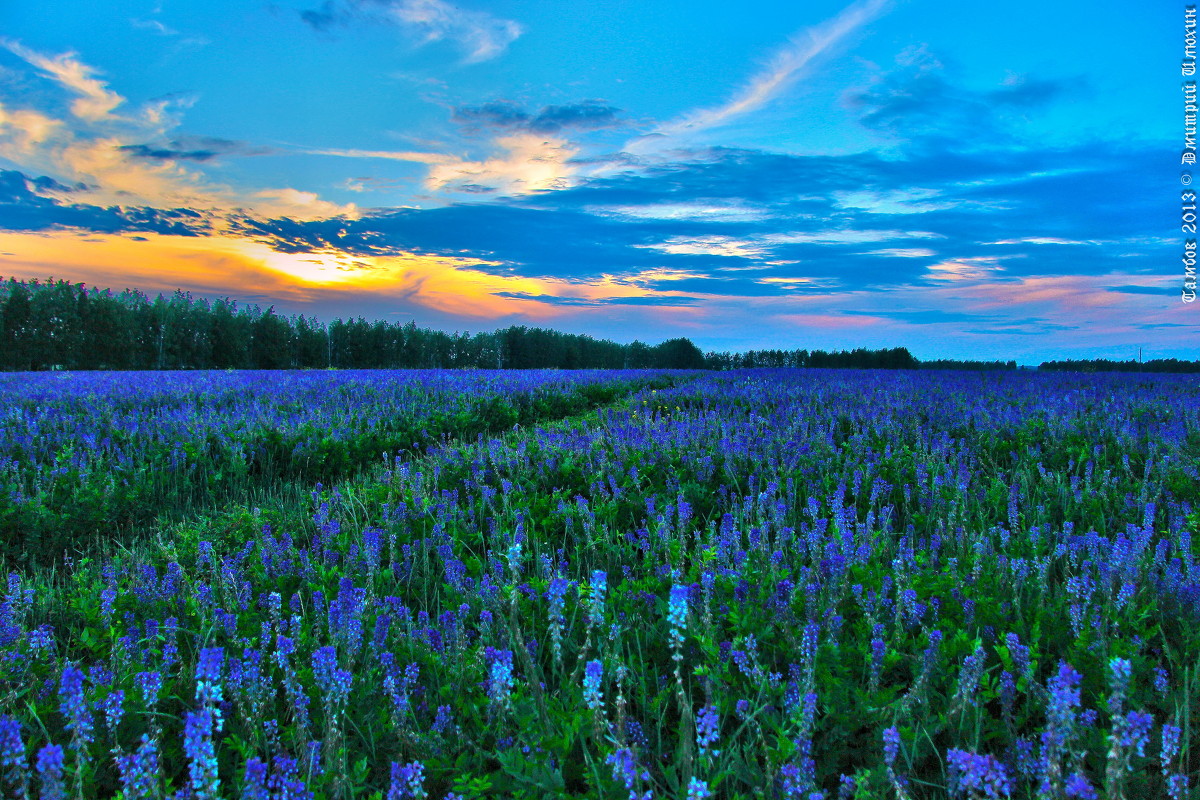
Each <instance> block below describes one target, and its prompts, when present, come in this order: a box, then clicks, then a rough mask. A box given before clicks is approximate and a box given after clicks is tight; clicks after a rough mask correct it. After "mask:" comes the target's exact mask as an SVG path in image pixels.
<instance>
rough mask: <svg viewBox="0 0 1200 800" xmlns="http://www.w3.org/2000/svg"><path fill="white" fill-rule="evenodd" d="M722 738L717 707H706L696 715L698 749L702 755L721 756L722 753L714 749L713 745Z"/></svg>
mask: <svg viewBox="0 0 1200 800" xmlns="http://www.w3.org/2000/svg"><path fill="white" fill-rule="evenodd" d="M720 738H721V717H720V715H719V714H718V713H717V707H716V706H712V705H708V706H704V707H703V708H701V709H700V713H699V714H697V715H696V747H697V748H699V750H700V755H701V756H707V755H709V753H710V752H711V753H712V755H713V756H714V757H715V756H719V755H720V754H721V751H720V750H717V749H715V748H713V745H714V744H716V743H717V740H718V739H720Z"/></svg>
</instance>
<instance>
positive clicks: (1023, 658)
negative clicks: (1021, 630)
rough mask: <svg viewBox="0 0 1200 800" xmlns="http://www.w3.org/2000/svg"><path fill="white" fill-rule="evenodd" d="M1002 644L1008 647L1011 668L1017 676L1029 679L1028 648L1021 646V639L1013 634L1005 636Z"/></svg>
mask: <svg viewBox="0 0 1200 800" xmlns="http://www.w3.org/2000/svg"><path fill="white" fill-rule="evenodd" d="M1004 644H1005V645H1006V646H1007V647H1008V654H1009V656H1011V657H1012V661H1013V668H1014V669H1015V670H1016V674H1017V675H1018V676H1023V677H1029V676H1030V675H1031V673H1032V664H1031V663H1030V660H1029V648H1028V647H1026V646H1025V645H1023V644H1021V639H1020V637H1018V636H1017V635H1016V634H1015V633H1009V634H1006V635H1005V637H1004Z"/></svg>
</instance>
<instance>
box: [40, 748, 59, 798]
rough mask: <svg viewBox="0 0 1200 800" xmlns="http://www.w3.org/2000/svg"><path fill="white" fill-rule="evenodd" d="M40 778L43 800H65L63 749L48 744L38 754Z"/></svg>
mask: <svg viewBox="0 0 1200 800" xmlns="http://www.w3.org/2000/svg"><path fill="white" fill-rule="evenodd" d="M37 772H38V778H40V779H41V782H42V792H41V800H64V798H65V797H66V794H65V793H64V791H63V749H62V748H61V747H59V746H58V745H56V744H48V745H46V746H45V747H43V748H42V749H41V750H39V751H38V754H37Z"/></svg>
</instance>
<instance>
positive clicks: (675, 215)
mask: <svg viewBox="0 0 1200 800" xmlns="http://www.w3.org/2000/svg"><path fill="white" fill-rule="evenodd" d="M585 210H586V211H588V212H589V213H591V214H596V215H597V216H602V217H627V218H630V219H670V220H688V221H691V222H753V221H757V220H761V219H766V218H767V216H768V215H767V213H766V212H765V211H763V210H762V209H760V208H754V207H753V206H747V205H743V204H741V203H730V202H721V201H705V200H696V201H693V202H689V203H651V204H648V205H642V206H589V207H587V208H586V209H585Z"/></svg>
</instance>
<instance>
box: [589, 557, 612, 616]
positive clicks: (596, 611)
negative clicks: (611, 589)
mask: <svg viewBox="0 0 1200 800" xmlns="http://www.w3.org/2000/svg"><path fill="white" fill-rule="evenodd" d="M607 589H608V573H606V572H604V570H599V569H598V570H595V571H593V572H592V583H591V598H590V606H591V608H590V610H589V612H588V622H589V623H590V624H592V625H595V626H600V625H603V624H604V595H605V593H606V591H607Z"/></svg>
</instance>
